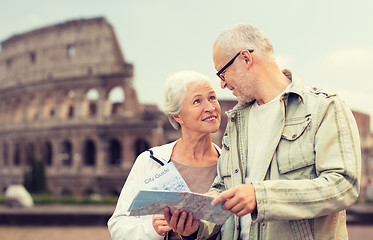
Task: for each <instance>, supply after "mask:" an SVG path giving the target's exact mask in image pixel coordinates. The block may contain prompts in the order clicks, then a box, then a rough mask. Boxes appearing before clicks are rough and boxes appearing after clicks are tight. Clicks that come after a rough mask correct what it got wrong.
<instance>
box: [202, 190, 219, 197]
mask: <svg viewBox="0 0 373 240" xmlns="http://www.w3.org/2000/svg"><path fill="white" fill-rule="evenodd" d="M204 195H206V196H209V197H217V196H218V195H219V193H218V192H217V191H211V192H207V193H204Z"/></svg>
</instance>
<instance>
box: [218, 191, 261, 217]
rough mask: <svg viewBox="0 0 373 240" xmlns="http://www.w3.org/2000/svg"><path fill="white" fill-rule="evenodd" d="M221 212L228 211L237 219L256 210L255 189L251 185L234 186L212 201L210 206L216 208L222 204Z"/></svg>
mask: <svg viewBox="0 0 373 240" xmlns="http://www.w3.org/2000/svg"><path fill="white" fill-rule="evenodd" d="M224 201H225V203H224V204H223V206H222V208H223V210H229V211H231V212H232V213H234V214H235V215H236V216H238V217H242V216H244V215H246V214H248V213H252V212H253V211H254V210H255V208H256V198H255V189H254V186H253V185H252V184H241V185H237V186H234V187H232V188H230V189H228V190H226V191H224V192H222V193H220V195H219V196H217V197H216V198H215V199H214V200H212V202H211V205H212V206H216V205H218V204H219V203H221V202H224Z"/></svg>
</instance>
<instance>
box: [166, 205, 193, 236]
mask: <svg viewBox="0 0 373 240" xmlns="http://www.w3.org/2000/svg"><path fill="white" fill-rule="evenodd" d="M164 217H165V218H166V221H167V222H168V224H169V225H170V227H172V230H173V231H174V232H176V233H178V234H180V235H182V236H190V235H192V234H193V233H195V232H197V231H198V228H199V221H198V219H194V218H193V215H192V213H187V212H185V211H183V212H180V210H179V209H176V210H175V211H174V212H173V213H172V214H171V211H170V208H168V207H165V209H164Z"/></svg>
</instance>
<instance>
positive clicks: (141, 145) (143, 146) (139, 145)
mask: <svg viewBox="0 0 373 240" xmlns="http://www.w3.org/2000/svg"><path fill="white" fill-rule="evenodd" d="M149 147H150V145H149V143H148V142H147V141H145V140H144V139H138V140H136V142H135V153H136V156H138V155H139V154H140V153H142V152H143V151H145V150H147V149H149Z"/></svg>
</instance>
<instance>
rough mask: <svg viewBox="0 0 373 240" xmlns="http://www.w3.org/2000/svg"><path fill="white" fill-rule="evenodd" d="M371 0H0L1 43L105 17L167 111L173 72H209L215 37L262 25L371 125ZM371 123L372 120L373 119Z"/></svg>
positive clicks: (312, 79)
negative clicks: (232, 29)
mask: <svg viewBox="0 0 373 240" xmlns="http://www.w3.org/2000/svg"><path fill="white" fill-rule="evenodd" d="M372 9H373V1H371V0H355V1H352V0H301V1H300V0H281V1H279V0H225V1H223V0H189V1H180V0H131V1H129V0H106V1H101V0H90V1H88V0H33V1H28V0H15V1H7V0H0V20H1V21H0V41H3V40H6V39H8V38H9V37H11V36H12V35H14V34H20V33H24V32H26V31H30V30H33V29H36V28H40V27H45V26H49V25H53V24H57V23H62V22H65V21H67V20H72V19H80V18H92V17H101V16H102V17H105V18H106V19H107V21H108V22H109V23H110V24H111V25H112V26H113V27H114V30H115V32H116V35H117V38H118V40H119V44H120V46H121V50H122V53H123V55H124V57H125V60H126V61H127V62H129V63H132V64H133V65H134V69H135V72H134V74H135V76H134V86H135V88H136V90H137V94H138V98H139V100H140V102H141V103H144V104H157V105H158V106H159V108H160V109H162V104H163V95H164V90H163V89H164V85H165V81H166V79H167V78H168V77H169V76H170V75H171V74H172V73H174V72H177V71H182V70H193V71H197V72H200V73H203V74H205V75H207V76H208V77H210V78H211V80H212V82H213V83H214V88H215V90H216V92H217V94H218V97H219V98H220V99H235V98H234V96H233V95H232V94H231V93H230V92H229V91H228V90H227V89H225V90H222V89H220V85H219V83H220V82H219V79H218V77H217V76H216V75H215V73H216V71H215V68H214V65H213V61H212V45H213V43H214V41H215V39H216V37H217V35H218V34H219V33H220V32H221V31H222V30H223V29H225V28H227V27H229V26H231V25H234V24H237V23H250V24H252V25H254V26H256V27H257V28H259V29H261V30H262V31H263V32H264V33H265V34H266V35H267V36H268V37H269V38H270V39H271V42H272V44H273V46H274V49H275V55H276V59H277V61H278V64H279V66H280V67H281V68H288V69H291V70H292V72H293V73H295V74H296V75H297V76H298V77H300V78H301V79H302V81H303V82H304V83H305V84H307V85H310V86H317V87H321V88H323V89H327V90H329V91H332V92H336V93H337V94H339V95H340V96H341V97H342V98H343V99H344V100H345V101H346V103H347V104H348V105H349V106H350V107H351V108H352V109H353V110H356V111H360V112H363V113H367V114H370V116H371V122H372V123H373V14H372ZM371 128H373V124H371Z"/></svg>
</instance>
